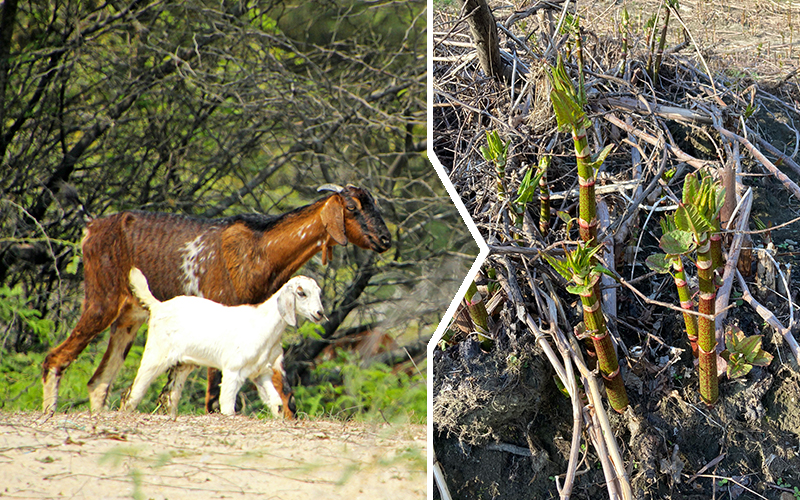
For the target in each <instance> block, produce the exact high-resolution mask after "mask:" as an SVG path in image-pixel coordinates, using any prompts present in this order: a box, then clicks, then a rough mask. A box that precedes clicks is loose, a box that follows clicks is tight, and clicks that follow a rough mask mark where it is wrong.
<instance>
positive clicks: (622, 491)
mask: <svg viewBox="0 0 800 500" xmlns="http://www.w3.org/2000/svg"><path fill="white" fill-rule="evenodd" d="M671 3H672V2H665V3H664V4H663V5H662V6H660V7H659V8H658V10H657V16H656V17H655V19H654V22H653V24H652V26H650V27H647V26H645V25H644V23H640V25H636V23H630V22H628V21H627V20H623V19H621V12H616V13H608V15H609V16H612V17H613V16H618V17H620V19H615V20H616V21H617V22H612V23H610V24H611V25H613V26H614V29H613V30H605V31H604V32H605V33H609V32H610V34H607V35H603V34H600V33H599V32H595V31H592V30H591V29H587V28H584V29H581V30H580V33H581V40H582V42H583V44H582V45H583V47H582V52H583V61H579V60H578V53H579V51H578V50H576V47H575V40H576V35H575V32H570V31H569V30H568V29H567V28H566V27H565V26H567V25H568V24H569V23H570V22H571V21H570V20H571V19H572V18H573V16H574V15H575V13H574V11H573V12H570V10H571V9H574V7H571V6H570V2H568V1H566V2H565V1H564V0H561V1H556V2H547V3H546V2H538V3H536V4H534V5H533V6H531V7H530V8H528V9H527V10H524V11H515V12H513V13H510V14H509V13H508V12H506V16H507V17H505V18H504V19H498V21H497V29H498V33H499V34H500V47H501V48H502V49H501V58H502V60H503V68H502V71H501V72H500V73H501V75H502V76H501V77H499V78H495V77H492V76H487V74H486V73H485V72H483V71H482V70H481V68H480V65H479V61H478V51H476V50H475V45H474V43H473V39H472V36H473V35H471V34H470V32H469V31H468V30H467V22H466V21H467V18H468V17H469V15H470V12H469V11H467V9H466V8H464V9H462V11H461V12H460V13H454V14H450V15H448V14H446V13H441V12H440V13H437V19H436V22H435V23H434V26H433V31H434V74H433V78H434V84H433V88H434V96H433V106H434V137H433V141H434V143H433V144H434V151H435V152H436V154H437V157H438V159H439V160H440V161H441V162H442V164H443V165H444V167H445V169H446V170H447V171H448V173H449V175H450V179H451V180H452V182H453V184H454V185H455V186H456V189H457V190H458V192H459V193H460V195H461V197H462V199H463V200H464V202H465V204H466V206H467V208H468V209H469V211H470V213H471V214H472V216H473V219H474V220H475V223H476V224H477V226H478V228H479V230H480V231H481V233H482V234H483V236H484V238H485V239H486V240H487V242H488V243H489V246H490V249H491V250H492V253H491V255H490V257H489V261H488V262H487V263H486V265H485V270H488V269H491V270H492V271H491V272H493V273H494V272H496V273H497V280H498V281H499V282H500V284H501V285H502V291H501V292H500V294H499V295H501V296H502V300H503V301H505V308H506V310H507V311H511V313H510V317H511V318H513V319H515V320H517V321H518V322H519V323H520V324H524V325H527V327H528V329H529V331H530V332H531V333H532V334H533V335H535V338H536V342H537V344H538V345H539V346H540V347H541V348H542V350H543V352H544V353H545V354H546V356H547V358H548V360H549V361H550V363H551V365H552V366H553V368H554V370H555V372H556V374H557V375H558V378H559V379H560V380H561V381H564V385H565V388H566V390H567V391H568V393H569V395H570V397H571V401H572V404H573V417H574V427H573V439H572V448H571V450H572V451H571V454H570V459H569V463H568V468H567V471H566V474H564V475H562V476H561V477H562V480H563V482H560V481H559V483H558V486H559V491H560V495H561V497H562V498H568V497H569V495H570V491H571V487H572V483H573V480H574V477H575V471H576V466H577V461H578V457H579V456H580V452H579V447H580V441H581V436H582V432H583V430H584V429H585V430H586V432H587V434H588V436H589V439H590V440H591V441H592V443H593V444H594V446H595V449H596V450H597V454H598V457H599V458H600V460H601V461H602V462H603V465H604V471H605V475H606V478H607V485H608V491H609V495H610V497H611V498H625V499H628V498H631V487H630V481H629V478H628V471H627V470H626V469H625V467H624V464H623V461H622V458H621V455H620V452H619V449H618V447H617V443H616V440H615V438H614V433H613V432H612V430H611V428H610V426H609V420H608V417H607V414H606V412H605V411H604V409H603V408H604V406H603V402H602V401H601V399H600V391H599V390H598V381H597V378H596V376H595V374H593V373H592V371H591V370H590V369H589V368H588V367H587V364H586V363H585V362H584V360H583V356H582V354H581V349H580V348H579V346H578V344H577V342H576V340H575V338H574V336H573V335H572V334H571V333H569V334H565V333H564V332H571V331H572V323H574V321H573V322H571V321H570V320H574V315H573V316H570V314H571V313H570V310H569V307H568V304H567V303H565V301H564V299H565V298H566V297H565V296H560V295H559V294H557V293H555V288H557V287H558V286H554V285H556V284H557V283H558V282H559V280H560V278H558V277H557V276H556V275H555V273H553V272H552V269H549V268H548V266H547V265H546V264H545V263H544V261H543V259H541V258H540V256H541V253H542V252H549V253H551V254H558V253H559V252H563V250H562V248H563V246H564V245H565V244H566V245H570V244H571V243H572V242H574V241H575V240H576V239H577V238H576V236H575V234H568V232H567V230H566V227H565V224H564V222H563V221H562V220H561V219H560V218H558V217H555V216H553V218H552V219H551V224H552V226H553V230H551V231H550V232H549V233H548V234H544V235H543V234H541V233H540V231H539V229H538V225H537V222H536V221H535V220H534V217H535V215H532V214H536V213H537V210H538V203H536V202H535V201H534V202H532V203H529V204H528V205H529V206H528V207H526V210H525V214H524V223H523V224H522V225H521V227H520V226H519V225H518V224H515V223H514V220H515V216H514V213H513V211H512V206H511V205H512V203H513V199H514V195H515V193H517V190H518V187H519V185H520V182H521V180H522V178H523V176H524V175H525V173H526V171H527V170H528V169H529V168H534V166H535V165H537V162H538V160H539V159H540V158H541V157H542V156H543V155H552V156H553V163H552V167H551V170H550V172H549V173H548V176H549V183H550V191H551V199H552V202H551V203H552V207H553V212H556V211H558V212H564V213H565V214H572V215H573V216H574V214H575V210H576V205H577V194H578V189H577V176H576V163H575V157H574V153H573V151H572V141H571V139H570V137H569V135H568V134H564V133H560V132H558V130H557V126H556V120H555V116H554V113H553V109H552V106H551V104H550V98H549V93H550V90H551V88H550V82H549V80H548V77H547V74H548V71H549V68H550V67H551V66H552V65H555V58H556V56H557V55H558V54H560V55H561V56H562V57H563V58H564V59H565V61H566V67H567V69H568V71H569V72H570V76H571V77H572V79H573V82H578V81H579V74H578V68H579V67H582V68H583V77H584V78H585V90H586V95H587V97H588V106H587V109H586V112H587V114H588V116H589V118H590V120H591V124H592V126H591V127H590V130H589V144H590V148H591V149H592V152H593V153H598V152H599V151H600V150H601V149H603V147H604V146H605V145H608V144H614V145H615V148H614V151H613V153H612V154H611V156H609V158H608V160H607V161H606V162H605V164H604V165H603V167H602V168H601V171H600V172H599V175H598V185H597V193H598V217H599V219H600V229H599V232H598V233H599V240H600V242H601V244H603V245H604V246H605V251H604V255H603V257H602V259H601V260H602V262H603V263H604V264H605V266H606V267H608V268H609V269H615V268H616V269H621V268H622V267H626V268H629V270H627V271H620V272H617V273H616V274H617V280H616V282H617V283H615V280H612V279H611V278H608V277H604V278H608V279H607V280H605V281H604V283H603V288H604V290H603V311H604V313H605V315H606V317H607V318H608V319H609V320H611V321H610V323H611V324H612V325H614V327H615V328H620V327H623V326H626V327H628V329H630V330H641V329H643V328H645V327H646V325H643V324H642V323H637V322H636V321H635V320H634V319H631V318H628V317H627V316H626V314H625V313H624V312H622V313H620V312H618V311H617V305H616V292H617V290H618V289H619V287H620V286H623V287H625V290H626V293H628V295H631V294H632V295H633V296H634V297H635V300H637V301H638V302H639V303H640V305H641V306H642V307H649V308H650V310H651V311H652V310H653V307H654V306H659V307H661V306H663V307H668V308H671V309H674V310H678V311H680V308H679V307H677V306H675V305H672V304H670V303H668V302H669V301H670V299H669V298H665V299H664V300H657V298H658V297H659V295H660V294H662V290H663V295H664V296H665V297H666V296H668V292H667V291H666V290H667V289H666V288H665V287H663V286H661V285H663V282H662V281H659V280H660V279H658V280H657V279H656V278H655V277H654V276H653V273H647V272H646V268H645V267H644V265H643V263H644V258H645V257H646V255H643V254H644V253H646V252H643V251H640V247H641V244H642V237H643V236H646V235H647V234H648V232H649V231H651V230H652V229H653V226H654V225H657V224H655V223H656V221H657V219H658V215H659V213H661V212H665V211H670V210H674V209H675V207H676V206H677V204H678V203H679V199H680V198H679V193H678V194H677V195H676V192H677V191H678V190H679V186H680V184H681V183H680V182H679V181H681V180H682V179H683V178H684V176H685V174H687V173H690V172H694V171H698V170H702V171H705V172H707V173H710V174H711V175H712V176H714V177H716V178H719V179H721V181H722V183H723V184H724V185H725V187H726V189H727V193H728V195H729V196H728V198H727V199H726V206H725V208H724V209H723V214H722V223H723V225H722V227H723V230H726V231H725V232H726V233H727V236H726V242H727V245H726V253H727V265H726V266H725V272H724V276H723V282H722V283H723V284H722V286H721V287H720V288H719V291H718V294H717V304H716V311H717V315H716V324H717V338H718V341H719V350H721V347H722V346H723V344H724V343H723V341H722V326H723V325H722V320H723V318H724V317H725V315H726V314H727V313H728V312H729V309H730V308H729V305H728V302H729V295H730V292H731V288H732V283H733V278H734V276H735V275H737V274H738V275H739V283H740V287H741V289H742V292H743V298H744V300H745V301H747V302H749V303H750V304H751V305H752V306H753V307H754V309H755V310H756V312H757V313H758V314H759V315H761V316H762V317H763V318H764V319H765V321H767V322H769V324H770V325H771V326H773V327H774V328H775V330H776V331H777V332H778V333H780V334H781V335H783V337H784V338H785V341H786V346H787V348H788V349H789V350H790V351H791V352H792V354H793V355H794V357H795V360H797V359H798V356H800V349H798V345H797V342H796V340H795V339H794V337H793V336H792V334H791V328H792V326H793V325H794V324H795V314H794V307H796V306H795V305H794V304H793V302H792V298H791V294H788V295H790V296H789V297H788V300H784V301H783V302H782V303H781V305H780V306H779V307H780V311H777V310H776V311H777V315H776V313H775V312H773V311H771V310H769V309H767V308H766V307H764V306H763V305H761V304H759V303H758V302H756V301H755V299H754V298H753V297H752V295H751V294H750V293H749V290H748V287H747V284H746V282H745V279H744V277H743V276H742V275H741V273H740V271H739V270H737V263H738V264H739V268H740V269H742V270H743V271H744V273H745V275H748V274H749V271H750V267H751V262H750V256H751V254H752V253H753V252H754V251H755V255H756V256H762V255H764V254H765V255H766V257H762V258H769V259H771V258H772V257H771V255H770V254H769V252H766V251H764V250H763V249H755V248H753V246H754V245H753V244H752V241H751V237H750V234H753V233H758V232H763V231H750V222H751V221H750V216H749V214H750V210H751V206H752V203H753V192H752V189H749V188H746V187H745V185H744V184H743V183H742V177H743V175H742V174H745V173H746V170H747V169H749V168H752V169H758V168H761V169H762V170H763V172H764V174H763V175H768V176H774V178H775V179H777V180H778V181H780V183H781V185H782V186H783V188H784V189H786V190H787V191H788V192H789V193H790V195H791V197H792V199H793V200H795V202H797V200H800V187H798V185H797V184H796V183H794V182H793V181H792V180H791V179H790V178H789V177H788V176H787V175H786V174H784V173H783V172H781V170H780V169H779V168H778V166H776V165H782V166H783V167H786V168H788V169H791V170H793V171H794V172H795V174H797V175H800V165H798V164H797V162H796V158H797V155H798V150H800V132H799V131H798V130H797V128H795V126H794V124H793V123H794V122H793V119H795V118H797V117H800V107H799V106H798V104H797V102H798V101H797V100H796V99H797V96H798V95H800V92H798V90H799V89H798V87H797V85H796V83H793V82H796V80H792V79H793V75H794V73H793V72H791V71H788V72H787V75H786V76H785V77H783V78H779V79H778V80H777V81H774V82H772V83H765V82H763V81H762V82H760V83H756V82H754V81H751V80H747V79H743V78H734V77H731V76H730V75H726V73H724V72H712V71H711V70H710V68H709V61H708V57H707V53H704V52H702V51H701V50H700V48H698V47H697V44H696V43H695V41H694V37H693V36H692V33H691V32H690V31H688V29H687V27H686V25H685V24H684V21H683V20H682V19H681V16H680V13H679V12H678V11H677V10H676V9H674V8H673V7H671V6H670V5H669V4H671ZM469 4H470V2H466V3H465V5H469ZM670 22H672V23H673V24H672V25H670V28H672V27H673V26H677V27H678V31H679V32H680V33H682V37H681V38H680V39H678V40H676V41H674V42H675V43H674V45H672V46H669V45H667V46H664V47H663V49H661V50H659V48H658V41H659V40H660V39H663V38H664V37H665V33H666V32H667V28H666V26H667V25H668V24H669V23H670ZM617 27H619V28H618V31H617ZM662 28H663V32H662ZM789 69H790V70H791V68H789ZM774 115H780V116H783V117H787V119H786V120H784V121H785V124H784V125H780V126H781V127H783V128H784V129H785V130H784V134H787V135H788V137H792V136H793V139H792V140H784V141H783V142H782V143H775V144H773V143H771V142H770V138H769V134H770V132H769V130H767V129H762V128H761V127H762V125H763V123H764V120H760V119H758V117H762V116H767V117H773V116H774ZM769 119H770V120H773V118H769ZM487 131H497V132H498V133H499V135H500V136H501V137H502V138H503V139H504V140H505V141H509V142H510V146H509V151H508V162H507V164H506V166H505V172H504V174H505V177H504V180H503V182H504V183H505V192H506V193H508V195H506V196H503V195H502V193H501V195H500V196H498V188H497V185H498V183H497V174H496V172H495V169H494V168H493V166H492V165H491V164H490V163H489V162H487V161H486V160H485V159H484V157H483V156H482V154H481V152H480V147H481V146H484V145H485V144H486V133H487ZM743 163H744V166H743ZM797 203H800V202H797ZM566 218H567V217H564V219H566ZM785 222H786V223H787V224H789V223H792V222H794V220H790V221H785ZM573 233H575V231H573ZM651 241H652V240H651ZM740 253H741V254H742V255H741V256H740ZM622 272H625V274H626V275H629V276H630V279H628V280H626V279H624V278H623V277H622V275H621V273H622ZM485 274H486V273H484V275H485ZM637 274H638V275H639V276H638V277H634V276H636V275H637ZM783 279H785V276H784V277H783ZM779 280H780V278H779ZM560 282H561V283H563V280H561V281H560ZM645 286H647V287H648V288H649V289H651V290H652V293H650V294H649V295H646V294H645V293H643V292H642V291H641V290H640V288H643V287H645ZM784 289H785V290H789V289H790V287H789V286H788V284H787V285H786V286H785V288H784ZM481 290H482V291H484V296H485V294H486V292H485V289H483V288H481ZM488 298H495V297H488ZM467 299H471V297H467ZM497 302H498V301H497V300H494V303H497ZM672 302H674V301H672ZM489 314H490V316H491V315H492V312H491V310H490V313H489ZM778 316H784V317H783V319H782V320H781V319H779V318H778ZM630 323H633V325H631V324H630ZM454 325H455V326H453V328H452V329H453V330H458V329H459V328H461V330H462V331H463V332H465V333H467V334H469V332H470V331H472V330H474V328H473V325H470V322H469V318H468V314H467V313H466V308H463V309H462V311H461V313H460V314H458V315H457V317H456V320H455V322H454ZM500 329H502V325H500V324H495V325H494V326H493V328H492V329H491V331H492V332H494V333H495V334H496V333H497V332H498V330H500ZM454 337H456V338H457V337H458V334H456V335H454ZM645 338H646V344H647V345H649V344H650V343H651V342H653V343H655V344H661V347H662V348H664V349H666V350H667V351H669V352H674V348H673V347H672V346H669V345H667V344H666V343H665V342H664V341H663V340H662V339H660V338H658V337H657V335H654V334H645ZM615 342H616V345H617V348H618V350H620V351H622V353H624V356H623V359H626V358H627V360H628V364H629V366H630V363H631V360H632V359H635V358H636V357H637V356H641V355H642V351H643V350H642V349H641V346H635V348H634V349H628V348H627V347H626V345H625V343H624V342H623V341H622V339H621V338H620V337H619V336H618V335H617V336H616V338H615ZM657 347H658V346H657ZM632 350H633V351H634V352H631V351H632ZM645 352H646V349H645ZM677 359H678V358H677V357H676V358H675V359H673V361H672V362H674V361H677ZM623 364H624V362H623ZM576 373H577V374H578V375H579V379H580V380H581V381H582V383H583V387H584V388H585V392H586V394H585V396H586V398H587V400H583V399H582V398H581V396H582V395H581V392H582V391H581V390H580V388H579V387H578V385H577V383H576V377H575V374H576ZM434 404H436V403H434ZM629 413H630V411H629ZM628 418H633V419H635V418H636V417H635V416H628Z"/></svg>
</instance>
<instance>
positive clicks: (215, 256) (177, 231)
mask: <svg viewBox="0 0 800 500" xmlns="http://www.w3.org/2000/svg"><path fill="white" fill-rule="evenodd" d="M322 190H332V191H334V193H333V194H331V195H329V196H327V197H325V198H323V199H321V200H318V201H316V202H314V203H312V204H310V205H306V206H304V207H300V208H298V209H295V210H293V211H291V212H288V213H285V214H283V215H280V216H266V215H260V214H242V215H235V216H232V217H227V218H221V219H198V218H193V217H188V216H182V215H171V214H163V213H148V212H139V211H127V212H120V213H117V214H114V215H110V216H108V217H103V218H100V219H95V220H93V221H92V222H90V223H89V224H88V226H87V228H86V235H85V237H84V239H83V243H82V248H83V263H84V274H85V277H84V281H85V287H84V288H85V290H84V303H83V313H82V314H81V317H80V319H79V320H78V323H77V325H76V326H75V328H74V329H73V330H72V333H70V335H69V337H68V338H67V339H66V340H65V341H64V342H62V343H61V344H60V345H59V346H57V347H55V348H54V349H53V350H51V351H50V353H49V354H48V355H47V357H46V358H45V360H44V364H43V373H42V382H43V385H44V394H43V396H44V398H43V403H42V406H43V409H44V410H45V411H55V410H56V406H57V402H58V386H59V383H60V381H61V377H62V375H63V373H64V370H66V369H67V367H68V366H69V365H70V364H71V363H72V362H73V361H74V360H75V359H76V358H77V357H78V355H79V354H80V353H81V352H82V351H83V350H84V349H85V348H86V346H87V345H88V344H89V342H91V340H92V339H94V338H95V337H96V336H97V335H99V334H100V333H101V332H102V331H103V330H105V329H106V328H108V327H109V326H111V331H110V335H109V341H108V348H107V350H106V352H105V354H104V355H103V359H102V361H101V362H100V365H99V366H98V367H97V370H96V371H95V373H94V375H93V376H92V378H91V379H90V380H89V384H88V386H89V402H90V407H91V410H92V412H98V411H101V410H102V409H103V408H104V407H105V404H106V398H107V396H108V390H109V388H110V386H111V383H112V382H113V380H114V378H115V377H116V375H117V372H118V371H119V369H120V367H121V366H122V364H123V362H124V360H125V357H126V356H127V354H128V350H129V349H130V347H131V345H132V344H133V340H134V338H135V336H136V333H137V332H138V330H139V327H140V326H141V324H142V323H143V322H144V321H146V320H147V311H145V310H144V309H142V308H141V307H140V306H139V304H138V301H137V300H136V299H134V297H133V296H132V295H131V292H130V290H129V288H128V273H129V271H130V269H131V268H132V267H138V268H139V269H141V271H142V273H143V274H144V275H145V276H146V277H147V280H148V282H149V284H150V290H151V292H152V294H153V295H154V296H155V297H156V298H157V299H159V300H162V301H164V300H168V299H171V298H172V297H175V296H178V295H196V296H199V297H205V298H207V299H210V300H213V301H215V302H219V303H221V304H225V305H239V304H258V303H261V302H264V301H265V300H266V299H267V298H268V297H270V296H271V295H272V294H273V293H275V291H276V290H278V289H279V288H280V287H281V286H283V285H284V284H285V283H286V282H287V281H288V279H289V277H290V276H292V274H294V273H295V272H296V271H297V270H298V269H299V268H300V266H302V265H303V264H305V263H306V262H307V261H308V260H309V259H310V258H311V257H313V256H314V255H315V254H316V253H317V252H320V251H321V252H322V262H323V264H325V263H326V262H327V261H328V260H330V258H331V255H332V251H333V246H335V245H337V244H338V245H346V244H347V242H348V241H351V242H353V243H354V244H355V245H357V246H359V247H361V248H364V249H368V250H373V251H375V252H379V253H380V252H384V251H386V250H387V249H388V248H389V246H390V245H391V236H390V234H389V230H388V229H387V228H386V224H385V223H384V221H383V218H382V217H381V214H380V212H379V211H378V209H377V207H376V206H375V201H374V199H373V198H372V195H371V194H370V193H369V192H368V191H367V190H366V189H362V188H358V187H355V186H350V185H348V186H347V187H344V188H343V187H340V186H335V185H331V184H326V185H325V186H322V187H320V188H319V191H322ZM276 374H277V375H278V376H276V380H275V381H274V382H275V388H276V389H277V390H278V392H279V393H280V396H281V400H282V401H283V412H284V414H285V415H286V416H288V417H291V416H293V410H292V408H291V406H292V405H293V401H292V400H291V394H287V392H288V391H286V390H285V389H284V380H283V373H282V370H276ZM277 379H280V380H277ZM210 384H211V377H209V385H210ZM209 392H210V391H209ZM210 406H211V401H210V398H209V395H208V394H207V395H206V409H207V410H209V411H210Z"/></svg>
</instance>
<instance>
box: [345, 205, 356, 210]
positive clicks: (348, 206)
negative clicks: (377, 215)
mask: <svg viewBox="0 0 800 500" xmlns="http://www.w3.org/2000/svg"><path fill="white" fill-rule="evenodd" d="M347 210H349V211H350V212H355V210H356V206H355V205H347Z"/></svg>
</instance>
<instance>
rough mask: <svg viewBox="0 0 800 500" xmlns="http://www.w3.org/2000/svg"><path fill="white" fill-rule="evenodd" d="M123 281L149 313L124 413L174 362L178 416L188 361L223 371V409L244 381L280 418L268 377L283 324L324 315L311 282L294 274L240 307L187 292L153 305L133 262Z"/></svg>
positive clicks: (230, 407) (278, 354)
mask: <svg viewBox="0 0 800 500" xmlns="http://www.w3.org/2000/svg"><path fill="white" fill-rule="evenodd" d="M130 284H131V289H132V291H133V293H134V295H135V296H136V297H138V299H139V300H140V301H141V303H142V304H143V305H144V307H145V308H146V309H148V310H149V311H150V321H149V323H148V330H147V343H146V344H145V348H144V354H143V355H142V363H141V365H140V366H139V371H138V373H137V374H136V380H135V381H134V382H133V386H132V387H131V393H130V396H129V398H128V401H127V402H126V403H125V404H124V405H123V407H122V410H123V411H132V410H134V409H135V408H136V406H137V405H138V404H139V402H141V400H142V398H143V397H144V394H145V392H146V391H147V388H148V387H150V384H152V383H153V381H154V380H155V379H156V377H158V376H159V375H161V374H162V373H164V372H165V371H166V370H167V369H169V368H171V367H172V366H175V365H177V364H178V363H181V365H180V368H179V369H178V373H177V374H176V379H175V384H174V385H173V387H172V393H171V395H170V398H169V402H170V408H169V409H170V415H172V416H173V417H174V416H176V415H177V414H178V402H179V401H180V397H181V391H182V390H183V385H184V383H185V382H186V377H188V375H189V373H190V372H191V371H192V369H194V368H195V365H201V366H213V367H215V368H217V369H219V370H221V371H222V385H221V390H220V398H219V403H220V411H221V412H222V413H223V414H225V415H233V414H234V412H235V410H234V404H235V402H236V394H237V393H238V392H239V389H240V388H241V386H242V383H244V381H245V380H246V379H248V378H249V379H250V380H252V381H253V382H254V383H255V385H256V387H257V388H258V395H259V396H260V397H261V400H262V401H264V403H265V404H267V405H268V406H269V408H270V409H271V410H272V414H273V416H275V417H277V416H279V406H280V404H281V398H280V395H279V394H278V392H277V391H276V389H275V387H274V386H273V375H274V373H275V370H277V369H279V368H278V367H279V366H280V358H282V356H283V349H281V335H282V334H283V331H284V330H285V329H286V325H291V326H295V325H297V317H296V316H297V315H300V316H302V317H304V318H308V319H310V320H312V321H314V322H315V323H318V322H320V321H321V320H322V319H323V318H324V317H325V315H324V312H323V309H322V300H321V297H320V294H321V291H320V288H319V286H318V285H317V283H316V281H314V280H313V279H311V278H308V277H305V276H295V277H294V278H292V279H290V280H289V281H287V282H286V284H285V285H283V286H282V287H281V288H280V289H279V290H278V291H277V292H275V294H273V295H272V297H270V298H269V299H267V300H266V301H265V302H263V303H262V304H258V305H240V306H224V305H222V304H218V303H217V302H213V301H210V300H208V299H204V298H201V297H190V296H186V295H179V296H177V297H173V298H171V299H169V300H167V301H165V302H160V301H159V300H158V299H156V298H155V297H153V294H152V293H150V289H149V288H148V285H147V279H146V278H145V277H144V274H142V272H141V271H140V270H139V269H137V268H135V267H134V268H133V269H131V272H130Z"/></svg>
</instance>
